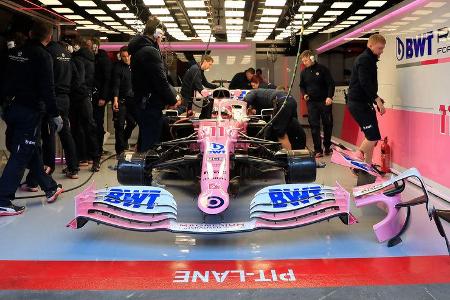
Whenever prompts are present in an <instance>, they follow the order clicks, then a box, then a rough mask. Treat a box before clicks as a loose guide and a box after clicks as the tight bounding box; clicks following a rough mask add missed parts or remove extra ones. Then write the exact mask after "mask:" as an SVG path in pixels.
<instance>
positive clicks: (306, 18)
mask: <svg viewBox="0 0 450 300" xmlns="http://www.w3.org/2000/svg"><path fill="white" fill-rule="evenodd" d="M303 16H304V18H305V20H309V19H311V18H312V16H313V14H303ZM294 19H300V20H301V19H302V14H296V15H295V16H294Z"/></svg>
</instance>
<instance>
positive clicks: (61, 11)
mask: <svg viewBox="0 0 450 300" xmlns="http://www.w3.org/2000/svg"><path fill="white" fill-rule="evenodd" d="M52 9H53V10H54V11H56V12H57V13H59V14H73V10H71V9H70V8H67V7H55V8H52Z"/></svg>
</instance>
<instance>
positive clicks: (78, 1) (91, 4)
mask: <svg viewBox="0 0 450 300" xmlns="http://www.w3.org/2000/svg"><path fill="white" fill-rule="evenodd" d="M73 2H75V3H76V4H77V5H78V6H81V7H96V6H97V4H95V2H94V1H85V0H83V1H81V0H75V1H73Z"/></svg>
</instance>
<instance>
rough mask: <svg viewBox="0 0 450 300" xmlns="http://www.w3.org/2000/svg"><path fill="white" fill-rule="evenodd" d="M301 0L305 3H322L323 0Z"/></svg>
mask: <svg viewBox="0 0 450 300" xmlns="http://www.w3.org/2000/svg"><path fill="white" fill-rule="evenodd" d="M303 2H305V3H322V2H323V0H305V1H303Z"/></svg>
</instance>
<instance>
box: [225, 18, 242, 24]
mask: <svg viewBox="0 0 450 300" xmlns="http://www.w3.org/2000/svg"><path fill="white" fill-rule="evenodd" d="M225 23H226V24H244V20H243V19H226V20H225Z"/></svg>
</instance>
